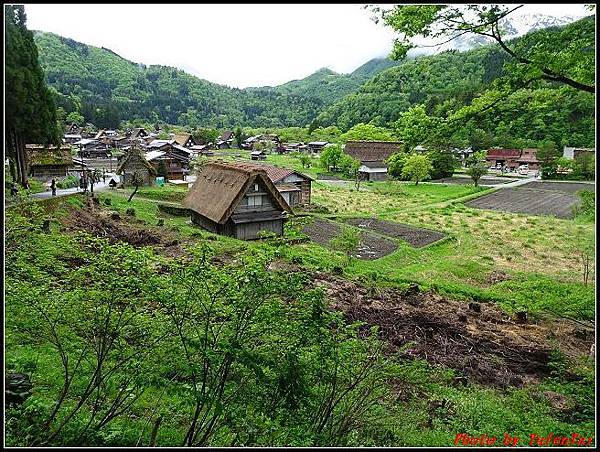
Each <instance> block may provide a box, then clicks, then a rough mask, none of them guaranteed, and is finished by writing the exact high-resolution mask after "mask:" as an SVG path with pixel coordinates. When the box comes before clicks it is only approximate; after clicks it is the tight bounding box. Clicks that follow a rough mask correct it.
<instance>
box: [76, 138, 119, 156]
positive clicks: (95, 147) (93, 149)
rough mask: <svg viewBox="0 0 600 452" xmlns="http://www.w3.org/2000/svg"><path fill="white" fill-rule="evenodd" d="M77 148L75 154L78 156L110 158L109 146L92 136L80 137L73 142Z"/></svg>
mask: <svg viewBox="0 0 600 452" xmlns="http://www.w3.org/2000/svg"><path fill="white" fill-rule="evenodd" d="M73 145H75V146H77V147H78V148H79V151H78V152H77V154H78V155H79V157H85V158H110V157H112V153H111V152H110V146H109V145H108V144H106V143H103V142H101V141H99V140H96V139H94V138H82V139H81V140H79V141H76V142H75V143H73Z"/></svg>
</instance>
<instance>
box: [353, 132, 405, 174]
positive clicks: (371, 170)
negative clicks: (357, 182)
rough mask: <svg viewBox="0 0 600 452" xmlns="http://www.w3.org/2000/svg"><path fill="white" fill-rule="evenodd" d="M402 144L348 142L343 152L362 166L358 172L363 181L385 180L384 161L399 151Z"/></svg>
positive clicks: (394, 142) (396, 142)
mask: <svg viewBox="0 0 600 452" xmlns="http://www.w3.org/2000/svg"><path fill="white" fill-rule="evenodd" d="M401 145H402V143H400V142H398V141H348V142H347V143H346V146H345V147H344V152H345V153H346V154H348V155H350V156H351V157H354V158H355V159H357V160H360V162H361V163H362V166H361V167H360V168H359V171H360V172H361V173H362V175H363V178H364V179H365V180H369V181H374V180H384V179H387V164H386V163H385V161H386V160H387V159H388V158H389V157H390V156H391V155H392V154H395V153H396V152H399V151H400V146H401Z"/></svg>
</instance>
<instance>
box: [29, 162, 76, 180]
mask: <svg viewBox="0 0 600 452" xmlns="http://www.w3.org/2000/svg"><path fill="white" fill-rule="evenodd" d="M67 168H68V165H44V166H32V167H31V168H30V174H31V176H32V177H35V178H40V179H49V178H52V177H65V176H66V175H67Z"/></svg>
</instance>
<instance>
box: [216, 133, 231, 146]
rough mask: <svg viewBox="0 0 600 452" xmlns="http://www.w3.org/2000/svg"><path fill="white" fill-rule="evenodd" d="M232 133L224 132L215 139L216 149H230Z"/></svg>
mask: <svg viewBox="0 0 600 452" xmlns="http://www.w3.org/2000/svg"><path fill="white" fill-rule="evenodd" d="M233 139H234V135H233V131H231V130H226V131H225V132H223V133H222V134H221V135H220V136H219V137H218V138H217V143H216V145H217V149H230V148H231V146H232V145H233Z"/></svg>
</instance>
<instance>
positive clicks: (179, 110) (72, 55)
mask: <svg viewBox="0 0 600 452" xmlns="http://www.w3.org/2000/svg"><path fill="white" fill-rule="evenodd" d="M35 42H36V45H37V47H38V49H39V57H40V63H41V65H42V67H43V69H44V71H45V73H46V77H47V79H48V82H49V84H50V86H52V87H53V88H55V89H56V91H57V92H58V99H57V102H58V105H59V106H60V107H62V108H63V109H64V110H65V113H66V114H68V113H70V112H72V111H76V110H78V111H80V112H81V113H82V114H83V116H84V117H85V120H86V121H90V122H92V123H94V124H96V125H97V126H99V127H116V125H118V123H119V121H121V120H134V119H143V120H148V121H152V122H158V121H164V122H167V123H170V124H185V125H189V126H192V127H195V126H197V125H210V126H214V127H233V126H236V125H254V126H263V127H279V126H286V125H298V124H300V125H306V124H308V123H309V122H310V121H311V120H312V119H313V118H314V117H315V116H316V115H317V114H318V112H319V111H320V110H321V109H322V107H323V103H322V102H321V101H320V100H318V99H316V98H311V97H301V96H297V95H294V94H281V93H278V92H275V91H272V90H268V89H254V90H240V89H236V88H229V87H226V86H222V85H218V84H215V83H210V82H208V81H205V80H201V79H199V78H197V77H194V76H192V75H189V74H187V73H185V72H183V71H181V70H178V69H175V68H172V67H165V66H148V67H146V66H144V65H141V64H136V63H133V62H131V61H128V60H126V59H124V58H121V57H120V56H118V55H116V54H115V53H114V52H112V51H110V50H108V49H104V48H98V47H94V46H88V45H86V44H82V43H79V42H76V41H74V40H72V39H66V38H63V37H60V36H58V35H55V34H52V33H42V32H36V33H35Z"/></svg>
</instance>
